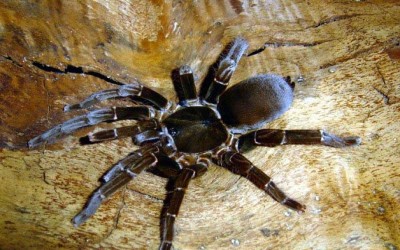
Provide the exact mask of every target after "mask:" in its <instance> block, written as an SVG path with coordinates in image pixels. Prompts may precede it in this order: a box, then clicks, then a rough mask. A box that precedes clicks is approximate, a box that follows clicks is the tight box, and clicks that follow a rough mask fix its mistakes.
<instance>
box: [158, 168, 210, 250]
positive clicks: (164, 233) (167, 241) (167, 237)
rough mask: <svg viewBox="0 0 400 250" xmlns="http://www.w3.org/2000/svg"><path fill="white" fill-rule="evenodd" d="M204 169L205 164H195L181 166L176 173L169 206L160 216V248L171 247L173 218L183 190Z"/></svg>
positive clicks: (180, 201) (178, 206)
mask: <svg viewBox="0 0 400 250" xmlns="http://www.w3.org/2000/svg"><path fill="white" fill-rule="evenodd" d="M205 171H207V166H206V165H205V164H196V165H191V166H189V167H185V168H183V169H182V170H181V171H180V173H179V174H178V176H177V178H176V180H175V185H174V191H173V192H172V196H171V200H170V204H169V207H168V208H167V210H166V213H165V216H164V217H163V218H162V223H161V244H160V247H159V249H160V250H169V249H171V248H172V240H173V239H174V225H175V219H176V217H177V216H178V213H179V208H180V206H181V204H182V200H183V196H184V195H185V191H186V189H187V187H188V185H189V182H190V180H191V179H192V178H195V177H198V176H200V175H202V174H204V173H205Z"/></svg>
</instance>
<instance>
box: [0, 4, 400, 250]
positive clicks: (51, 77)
mask: <svg viewBox="0 0 400 250" xmlns="http://www.w3.org/2000/svg"><path fill="white" fill-rule="evenodd" d="M399 13H400V2H399V1H398V0H391V1H390V0H389V1H387V0H366V1H361V0H359V1H352V0H342V1H333V0H328V1H325V0H324V1H322V0H307V1H306V0H304V1H298V0H276V1H273V0H265V1H261V0H260V1H257V0H253V1H240V0H230V1H228V0H226V1H216V0H214V1H211V0H210V1H204V0H193V1H156V0H153V1H142V0H132V1H128V0H115V1H107V0H103V1H100V0H86V1H84V0H82V1H66V0H65V1H64V0H59V1H11V0H6V1H1V3H0V146H1V148H2V149H0V171H1V172H0V194H1V195H0V248H1V249H54V248H60V249H92V248H101V249H132V248H133V249H156V248H157V246H158V244H159V215H160V211H161V208H162V204H163V198H164V196H165V192H166V191H165V184H166V181H165V180H164V179H162V178H160V177H156V176H154V175H152V174H150V173H144V174H142V175H141V176H140V177H139V178H137V179H136V180H135V181H133V182H131V183H130V184H129V185H128V186H127V188H126V189H124V190H123V191H121V192H119V193H118V194H116V195H115V196H114V197H112V198H111V199H110V200H109V201H107V202H106V203H105V204H104V205H103V206H102V207H101V208H100V210H99V211H98V213H97V214H96V215H95V216H94V217H93V218H92V219H90V220H89V221H88V222H87V223H86V224H84V225H83V226H82V227H80V228H78V229H75V228H73V227H72V225H71V223H70V220H71V218H72V217H73V216H74V215H75V214H76V213H77V212H78V211H79V210H80V209H81V207H82V206H83V204H84V203H85V201H86V199H87V197H88V195H89V194H90V193H91V191H92V190H93V189H95V188H96V187H97V185H98V182H97V180H98V178H99V177H100V176H101V174H102V173H103V172H104V171H105V170H106V169H107V168H108V167H109V166H111V165H112V164H113V163H115V162H116V161H117V160H118V159H120V158H122V157H123V156H125V155H126V154H128V153H129V152H131V151H132V150H134V149H135V147H134V146H132V144H131V142H130V141H129V140H123V141H117V142H108V143H104V144H99V145H92V146H85V147H81V146H79V144H78V138H79V136H82V135H84V134H85V133H87V132H89V131H90V129H89V130H85V131H83V132H81V133H78V134H75V135H74V136H70V137H67V138H65V139H63V140H61V141H59V142H58V143H57V144H55V145H47V146H46V147H42V148H40V149H37V150H30V151H28V150H27V149H26V147H25V145H26V142H27V140H29V139H30V138H32V137H34V136H35V135H38V134H40V133H41V132H43V131H45V130H46V129H48V128H50V127H52V126H54V125H56V124H58V123H60V122H61V121H64V120H66V119H68V118H71V117H72V116H73V115H74V114H64V113H63V112H62V108H63V106H64V105H65V104H67V103H73V102H76V101H78V100H81V99H82V98H84V97H86V96H88V95H89V94H91V93H92V92H94V91H99V90H102V89H107V88H112V87H114V86H115V85H113V84H112V83H109V82H106V81H105V80H103V79H101V77H99V75H98V74H101V75H102V76H104V77H103V78H105V77H110V78H112V79H115V80H117V81H121V82H125V83H129V82H130V81H132V80H133V79H140V80H141V81H142V82H143V83H145V84H146V85H147V86H150V87H152V88H154V89H156V90H158V91H159V92H160V93H162V94H164V95H165V96H168V97H169V98H171V99H174V98H175V96H174V90H173V87H172V84H171V80H170V73H171V70H172V69H174V68H176V67H179V66H180V65H182V64H189V65H191V66H192V67H193V69H194V70H195V71H196V77H197V82H198V83H201V80H202V79H203V77H204V76H205V74H206V72H207V69H208V67H209V65H210V64H212V63H213V62H214V61H215V60H216V58H217V57H218V56H219V53H220V52H221V51H222V49H223V47H224V46H225V45H226V44H227V43H229V41H231V40H232V39H233V38H234V37H236V36H243V37H245V38H246V39H248V40H249V42H250V48H249V52H251V51H256V50H260V51H261V52H260V53H258V54H255V55H253V56H250V57H245V58H243V59H242V61H241V62H240V65H239V68H238V70H237V72H236V73H235V75H234V79H233V81H232V82H233V83H234V82H237V81H239V80H242V79H245V78H247V77H250V76H252V75H255V74H258V73H265V72H274V73H278V74H282V75H290V76H292V77H293V78H294V79H296V78H297V77H299V76H303V77H304V79H305V81H304V82H302V83H299V84H298V86H297V89H296V100H295V102H294V105H293V108H292V109H291V110H290V111H288V112H287V113H286V114H285V115H284V116H283V117H282V118H280V119H279V120H277V121H275V122H273V123H271V124H270V125H269V127H271V128H287V129H293V128H315V129H317V128H324V129H327V130H328V131H331V132H334V133H337V134H342V135H359V136H361V137H362V139H363V143H362V145H361V146H360V147H354V148H346V149H332V148H327V147H319V146H308V147H305V146H286V147H278V148H273V149H270V148H259V149H256V150H255V151H253V152H251V153H248V154H246V156H247V157H248V158H250V159H251V160H252V161H253V162H254V163H255V164H256V165H257V166H259V167H260V168H261V169H262V170H264V171H265V172H266V173H267V174H269V175H271V176H273V178H274V180H275V182H276V183H277V184H278V185H279V186H280V187H281V188H282V189H283V190H285V192H286V193H287V194H289V195H290V196H291V197H293V198H295V199H297V200H299V201H301V202H302V203H304V204H306V205H307V211H306V213H305V214H303V215H298V214H296V213H291V212H289V211H288V210H287V209H286V208H285V207H282V206H281V205H279V204H277V203H276V202H274V201H272V199H271V198H269V197H268V196H266V195H265V194H264V193H263V192H261V191H259V190H257V189H256V188H255V187H254V186H252V185H251V184H250V183H248V182H247V181H246V180H245V179H243V178H239V177H238V176H235V175H232V174H230V173H229V172H228V171H226V170H224V169H221V168H219V167H217V166H212V167H211V168H210V170H209V171H208V172H207V173H206V174H205V175H204V176H203V177H202V178H199V179H196V180H194V181H193V182H192V183H191V185H190V189H189V191H188V192H187V195H186V197H185V200H184V203H183V205H182V208H181V212H180V216H179V219H178V220H177V229H178V235H177V237H176V240H175V246H176V248H177V249H397V248H399V247H400V228H399V227H400V226H399V225H400V222H399V220H400V209H399V207H400V206H399V203H400V170H399V167H400V164H399V163H400V140H399V133H400V112H399V111H400V103H399V100H400V80H399V79H400V64H399V60H400V47H399V42H400V15H399ZM262 48H265V49H264V50H262ZM39 65H48V66H49V67H52V68H53V69H57V70H58V71H59V72H58V73H56V72H49V71H46V70H43V67H39ZM69 65H70V67H69V68H68V66H69ZM71 66H73V67H82V72H83V73H74V71H72V70H70V69H71ZM78 113H79V112H78ZM232 240H237V243H238V244H236V245H235V244H232ZM396 247H397V248H396Z"/></svg>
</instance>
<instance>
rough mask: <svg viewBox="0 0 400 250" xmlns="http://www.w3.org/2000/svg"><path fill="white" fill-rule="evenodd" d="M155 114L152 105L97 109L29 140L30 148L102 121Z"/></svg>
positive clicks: (131, 118)
mask: <svg viewBox="0 0 400 250" xmlns="http://www.w3.org/2000/svg"><path fill="white" fill-rule="evenodd" d="M153 116H154V110H153V109H152V108H151V107H146V106H137V107H112V108H103V109H97V110H93V111H91V112H89V113H88V114H86V115H82V116H78V117H75V118H72V119H70V120H68V121H66V122H64V123H62V124H60V125H58V126H56V127H54V128H52V129H50V130H48V131H46V132H44V133H43V134H41V135H39V136H37V137H35V138H33V139H32V140H30V141H29V142H28V146H29V147H30V148H33V147H37V146H39V145H41V144H43V143H45V142H49V141H53V140H54V139H56V138H58V137H60V136H62V135H67V134H71V133H73V132H75V131H77V130H78V129H81V128H84V127H88V126H93V125H96V124H99V123H101V122H109V121H119V120H142V119H150V118H152V117H153Z"/></svg>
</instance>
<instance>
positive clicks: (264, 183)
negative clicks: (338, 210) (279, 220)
mask: <svg viewBox="0 0 400 250" xmlns="http://www.w3.org/2000/svg"><path fill="white" fill-rule="evenodd" d="M216 163H217V164H218V165H220V166H222V167H224V168H227V169H228V170H230V171H231V172H232V173H234V174H238V175H241V176H243V177H245V178H246V179H248V180H249V181H251V182H252V183H253V184H254V185H256V186H257V187H258V188H260V189H262V190H264V191H265V192H266V193H267V194H268V195H269V196H271V197H272V198H273V199H274V200H276V201H277V202H279V203H281V204H282V205H285V206H287V207H289V208H291V209H294V210H296V211H299V212H304V210H305V208H306V207H305V206H304V205H302V204H300V203H298V202H297V201H295V200H293V199H291V198H289V197H288V196H286V195H285V194H284V193H283V192H282V191H281V190H280V189H279V188H278V187H277V186H276V185H275V183H274V182H273V181H272V180H271V178H270V177H269V176H268V175H266V174H265V173H264V172H262V171H261V170H260V169H259V168H257V167H256V166H254V165H253V164H252V163H251V162H250V161H249V160H247V159H246V157H244V156H243V155H242V154H240V153H236V152H233V151H222V152H220V153H219V154H218V155H217V159H216Z"/></svg>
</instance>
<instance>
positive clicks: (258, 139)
mask: <svg viewBox="0 0 400 250" xmlns="http://www.w3.org/2000/svg"><path fill="white" fill-rule="evenodd" d="M360 143H361V138H360V137H358V136H349V137H339V136H336V135H334V134H330V133H327V132H326V131H324V130H280V129H260V130H256V131H253V132H250V133H248V134H245V135H242V136H240V137H239V140H238V145H237V147H238V149H239V150H240V151H247V150H248V149H250V148H252V147H254V146H267V147H275V146H278V145H286V144H306V145H312V144H320V145H325V146H330V147H335V148H342V147H347V146H357V145H360Z"/></svg>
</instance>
